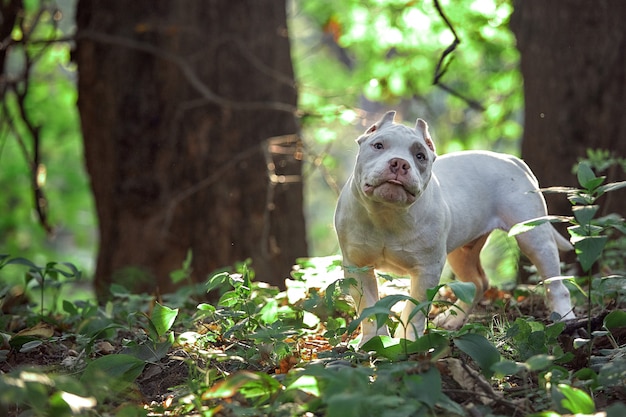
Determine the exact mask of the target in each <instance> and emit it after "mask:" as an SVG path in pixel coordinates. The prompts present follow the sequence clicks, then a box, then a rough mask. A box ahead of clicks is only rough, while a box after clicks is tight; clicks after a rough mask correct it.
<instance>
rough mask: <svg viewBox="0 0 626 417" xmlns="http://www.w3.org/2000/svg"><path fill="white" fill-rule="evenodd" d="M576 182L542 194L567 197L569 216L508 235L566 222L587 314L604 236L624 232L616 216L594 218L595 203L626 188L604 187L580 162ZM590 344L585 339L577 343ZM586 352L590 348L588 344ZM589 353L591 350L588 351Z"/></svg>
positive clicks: (621, 185) (533, 223)
mask: <svg viewBox="0 0 626 417" xmlns="http://www.w3.org/2000/svg"><path fill="white" fill-rule="evenodd" d="M577 178H578V183H579V184H580V186H581V188H580V189H576V188H564V187H554V188H549V189H547V190H545V191H546V192H559V193H565V194H567V198H568V199H569V200H570V202H571V203H572V205H573V208H572V211H573V214H574V215H573V216H546V217H542V218H539V219H533V220H529V221H527V222H524V223H520V224H518V225H515V226H514V227H513V228H511V231H510V232H509V234H510V235H511V236H513V235H515V234H518V233H523V232H524V231H527V230H530V229H532V228H534V227H536V226H538V225H541V224H543V223H546V222H566V223H569V224H571V226H570V227H568V232H569V234H570V236H571V238H570V240H571V242H572V243H573V245H574V248H575V250H576V256H577V259H578V261H579V263H580V266H581V269H582V271H583V272H584V273H586V274H587V275H586V276H585V277H584V278H585V280H586V283H587V286H588V290H587V314H588V315H590V314H591V309H592V284H593V271H592V267H593V266H594V265H595V264H596V262H597V261H598V260H599V259H600V258H601V256H602V253H603V250H604V247H605V245H606V244H607V242H608V239H609V236H608V233H609V232H610V231H612V230H617V231H619V232H621V233H622V234H624V233H626V223H625V222H624V219H622V218H621V217H619V216H616V215H609V216H605V217H601V218H595V216H596V214H597V212H598V210H599V206H598V205H597V204H595V203H596V201H597V200H598V199H599V198H600V197H601V196H602V195H604V194H605V193H607V192H610V191H615V190H618V189H620V188H624V187H626V181H622V182H617V183H609V184H604V185H603V183H604V181H605V177H604V176H600V177H598V176H596V175H595V173H594V172H593V170H592V169H591V167H590V165H589V164H588V163H587V162H581V163H580V164H579V165H578V170H577ZM588 334H591V320H588ZM581 342H584V343H588V344H589V342H590V340H589V339H587V340H584V341H581ZM589 349H591V345H590V344H589ZM589 351H591V350H589Z"/></svg>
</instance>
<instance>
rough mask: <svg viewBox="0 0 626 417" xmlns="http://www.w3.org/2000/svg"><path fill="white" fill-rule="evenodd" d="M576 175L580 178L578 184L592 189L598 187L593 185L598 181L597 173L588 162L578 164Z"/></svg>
mask: <svg viewBox="0 0 626 417" xmlns="http://www.w3.org/2000/svg"><path fill="white" fill-rule="evenodd" d="M576 176H577V178H578V184H580V186H581V187H583V188H584V189H586V190H591V189H594V188H596V187H597V186H598V185H599V184H598V185H596V186H595V187H592V185H593V184H595V182H596V181H597V177H596V174H595V173H594V172H593V170H592V169H591V167H590V166H589V164H588V163H586V162H581V163H580V164H578V170H577V172H576Z"/></svg>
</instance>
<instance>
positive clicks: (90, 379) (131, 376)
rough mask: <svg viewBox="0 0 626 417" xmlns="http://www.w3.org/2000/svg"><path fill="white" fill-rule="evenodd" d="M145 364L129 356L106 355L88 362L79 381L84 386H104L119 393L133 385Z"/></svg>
mask: <svg viewBox="0 0 626 417" xmlns="http://www.w3.org/2000/svg"><path fill="white" fill-rule="evenodd" d="M145 365H146V363H145V362H144V361H142V360H140V359H137V358H135V357H134V356H131V355H121V354H120V355H107V356H103V357H101V358H98V359H96V360H94V361H93V362H90V363H89V364H88V365H87V367H86V368H85V372H83V375H82V376H81V378H80V380H81V381H82V382H83V383H85V384H93V385H94V386H101V385H102V384H103V383H104V384H106V386H108V387H109V388H110V389H112V390H113V391H116V392H119V391H122V390H124V389H126V387H128V385H129V384H131V383H133V382H134V381H135V379H137V377H138V376H139V375H141V372H143V368H144V367H145Z"/></svg>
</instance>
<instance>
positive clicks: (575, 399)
mask: <svg viewBox="0 0 626 417" xmlns="http://www.w3.org/2000/svg"><path fill="white" fill-rule="evenodd" d="M557 387H558V389H559V391H560V392H561V394H563V395H564V396H565V398H564V399H563V400H562V401H561V405H562V406H563V407H565V408H566V409H568V410H569V411H570V412H571V413H573V414H593V413H594V412H595V410H596V407H595V405H594V403H593V399H592V398H591V397H590V396H589V394H587V393H586V392H585V391H583V390H580V389H578V388H573V387H570V386H569V385H566V384H559V385H558V386H557Z"/></svg>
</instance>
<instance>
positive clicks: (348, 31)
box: [291, 0, 523, 152]
mask: <svg viewBox="0 0 626 417" xmlns="http://www.w3.org/2000/svg"><path fill="white" fill-rule="evenodd" d="M440 4H441V6H442V9H443V11H444V12H445V14H446V16H447V17H448V19H449V21H450V22H451V24H452V26H453V27H454V29H455V31H456V32H457V34H458V37H459V38H460V44H459V45H458V47H457V48H456V50H455V51H454V52H453V54H452V55H451V56H452V60H451V61H450V65H449V66H448V70H447V73H446V74H445V75H444V77H443V81H444V82H445V83H446V84H447V85H448V86H450V87H451V88H453V89H454V90H456V91H458V92H459V93H461V94H462V95H463V96H465V97H469V98H471V99H472V100H475V101H477V102H479V103H480V104H481V105H482V106H483V107H484V111H481V110H477V109H475V108H472V107H471V106H470V105H469V104H468V102H466V101H464V100H462V99H459V98H457V97H454V96H452V95H450V94H449V93H447V92H445V91H443V90H441V89H440V88H438V87H436V86H433V79H434V74H435V68H436V66H437V62H438V61H439V58H440V56H441V54H442V53H443V51H444V50H445V49H446V48H447V47H448V46H449V45H450V44H451V43H452V42H453V40H454V35H453V33H452V32H451V31H450V29H449V28H448V27H447V26H446V24H445V22H444V21H443V19H442V17H441V16H440V15H439V13H438V12H437V10H436V8H435V6H434V2H433V1H407V0H405V1H400V0H366V1H341V2H337V1H332V0H302V1H296V2H294V8H295V10H294V19H293V24H292V32H291V33H292V37H293V40H294V42H293V45H294V47H293V56H294V65H295V69H296V74H297V79H298V84H299V87H300V89H299V92H300V108H301V110H302V111H303V113H304V114H305V117H304V122H305V124H307V125H308V124H309V123H310V124H314V125H315V126H316V127H317V126H318V124H319V121H320V118H321V120H322V121H323V122H329V121H332V120H335V117H337V116H338V120H339V121H341V122H344V123H345V122H346V121H347V122H352V119H353V118H354V117H357V116H359V117H364V116H366V115H365V114H364V112H363V110H367V109H368V108H369V109H378V113H381V112H382V109H381V107H380V106H373V105H371V103H380V104H382V106H384V107H385V108H393V107H396V108H398V109H399V110H400V113H401V114H402V115H403V116H404V118H405V119H407V120H414V119H415V117H417V116H419V117H423V118H425V119H426V120H427V121H428V122H429V123H430V124H431V125H432V127H433V130H434V132H435V136H436V141H437V142H438V143H440V144H444V145H445V146H444V147H443V148H441V149H440V151H446V152H447V151H450V150H458V149H467V148H491V149H496V150H503V151H509V152H517V145H518V141H519V139H520V136H521V131H522V128H521V124H520V123H521V109H522V100H523V98H522V89H521V86H522V79H521V75H520V73H519V71H518V62H519V54H518V51H517V49H516V47H515V38H514V36H513V34H512V33H511V32H510V30H509V29H508V22H509V17H510V15H511V13H512V11H513V6H512V5H511V2H510V1H505V0H472V1H467V2H462V3H458V2H451V1H441V2H440ZM307 116H310V117H307ZM320 116H321V117H320ZM314 137H315V138H316V139H317V138H318V135H317V134H315V135H314Z"/></svg>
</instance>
